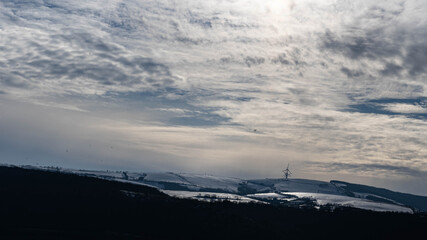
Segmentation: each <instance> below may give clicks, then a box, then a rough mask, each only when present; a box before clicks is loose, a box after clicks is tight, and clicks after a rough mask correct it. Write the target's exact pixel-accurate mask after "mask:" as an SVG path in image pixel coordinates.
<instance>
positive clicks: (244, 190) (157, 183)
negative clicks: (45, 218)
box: [44, 168, 427, 213]
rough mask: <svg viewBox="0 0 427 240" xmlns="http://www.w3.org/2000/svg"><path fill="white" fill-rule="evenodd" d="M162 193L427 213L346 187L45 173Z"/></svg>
mask: <svg viewBox="0 0 427 240" xmlns="http://www.w3.org/2000/svg"><path fill="white" fill-rule="evenodd" d="M44 169H45V170H50V171H61V172H67V173H72V174H78V175H84V176H92V177H98V178H103V179H109V180H114V181H126V182H131V183H135V184H143V185H149V186H153V187H156V188H158V189H160V190H162V191H164V192H165V193H167V194H169V195H171V196H175V197H181V198H192V199H198V200H202V201H223V200H228V201H233V202H242V203H247V202H261V203H266V204H285V205H289V206H296V207H302V206H312V207H316V206H320V205H326V204H328V205H331V206H349V207H355V208H360V209H367V210H373V211H392V212H407V213H412V212H413V210H414V209H415V210H422V211H427V206H426V205H427V197H422V196H416V195H411V194H404V193H398V192H392V191H389V190H387V189H380V188H374V187H370V186H364V185H357V184H351V183H346V182H340V181H331V182H323V181H317V180H309V179H289V180H284V179H253V180H246V179H239V178H232V177H218V176H212V175H204V174H188V173H173V172H165V173H130V172H119V171H117V172H112V171H88V170H72V169H59V168H44Z"/></svg>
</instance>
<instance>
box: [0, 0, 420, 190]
mask: <svg viewBox="0 0 427 240" xmlns="http://www.w3.org/2000/svg"><path fill="white" fill-rule="evenodd" d="M426 8H427V5H426V4H425V3H423V2H416V1H400V0H392V1H380V2H378V1H377V2H372V1H370V2H369V1H359V2H355V1H348V0H340V1H329V0H326V1H314V0H304V1H298V2H294V1H276V0H271V1H253V0H236V1H204V2H200V1H195V0H188V1H163V0H156V1H154V0H147V1H134V0H129V1H120V0H102V1H101V0H99V1H98V0H94V1H90V2H83V1H60V2H59V1H30V2H29V1H0V53H1V54H0V87H1V92H0V93H3V94H0V97H1V99H2V101H3V102H7V104H4V105H8V104H10V106H14V107H16V108H17V111H12V110H10V111H9V113H10V116H8V118H10V119H11V120H10V121H9V120H8V121H9V122H8V123H7V124H5V123H4V122H3V129H6V130H7V131H8V136H14V132H16V133H19V134H20V135H21V136H24V137H17V138H16V139H15V138H14V139H15V140H13V141H12V140H11V141H10V142H9V143H8V140H7V137H3V138H2V139H3V140H2V141H3V142H2V143H4V144H6V143H8V144H9V145H7V146H15V148H11V149H19V150H25V149H27V148H28V149H36V150H37V149H44V150H43V151H45V153H44V154H41V155H40V156H43V157H46V158H48V156H49V154H52V156H53V157H52V159H53V158H55V157H58V158H60V157H64V156H63V155H61V154H58V153H56V152H55V151H52V149H50V148H49V146H45V145H43V144H41V145H40V144H39V142H40V141H38V140H37V139H36V138H34V137H29V134H28V133H27V132H23V131H20V129H21V128H22V126H31V127H29V128H26V129H28V132H30V131H31V128H34V129H35V130H37V131H36V132H37V133H38V134H41V135H42V136H45V137H44V138H43V139H46V142H48V141H47V140H49V138H52V139H54V140H52V142H53V144H55V143H61V142H63V141H64V142H66V141H70V142H72V143H73V144H77V145H78V142H79V141H80V140H81V136H86V135H85V134H86V133H87V135H88V137H89V138H90V141H93V142H97V143H99V144H100V145H101V143H102V144H106V142H105V141H104V140H105V139H108V141H110V142H114V144H115V145H120V146H121V147H120V148H119V147H117V148H116V149H117V155H114V156H112V157H108V156H107V157H106V156H105V155H108V154H105V152H103V150H99V149H98V150H96V151H92V150H88V149H86V150H84V151H83V148H82V147H81V148H80V149H81V150H82V152H85V154H86V153H87V154H86V155H82V156H80V160H79V164H81V166H89V165H90V166H104V165H103V163H101V162H100V161H98V160H99V159H103V158H104V157H106V158H108V159H110V160H109V162H110V163H111V164H116V166H124V167H126V166H127V165H126V163H132V166H137V165H138V164H139V163H141V166H142V165H144V164H142V163H147V164H148V163H149V165H151V166H155V167H157V168H158V169H162V168H168V170H173V169H180V170H184V171H190V170H194V169H196V167H193V166H196V165H197V166H198V168H199V169H203V168H205V169H206V168H207V169H216V170H217V171H219V172H221V171H224V172H225V171H226V172H230V173H239V174H242V175H244V174H247V175H250V176H255V175H257V174H259V172H260V171H261V170H260V169H264V170H262V173H265V174H272V175H274V172H275V171H276V168H277V166H280V163H282V162H283V158H284V157H285V158H293V159H295V161H296V162H298V164H300V166H302V167H303V166H304V164H303V163H305V162H312V161H314V160H316V161H317V160H318V161H320V162H334V163H335V162H338V163H351V164H354V165H355V166H357V165H358V164H361V167H366V166H367V165H370V166H373V168H374V169H378V171H380V170H379V169H380V167H381V166H395V167H396V169H394V168H392V167H383V170H381V171H390V172H397V171H401V172H403V171H405V170H404V169H399V167H402V166H404V167H408V168H411V169H420V171H424V170H425V169H426V160H425V159H426V156H427V152H426V150H425V147H424V146H425V145H426V144H427V142H426V139H427V136H426V134H425V133H426V132H427V129H426V126H425V121H426V116H425V112H424V111H425V96H426V89H427V85H426V83H425V81H424V79H425V76H426V74H427V72H426V70H427V69H426V68H425V66H427V65H426V64H425V63H426V61H427V59H426V56H427V54H426V51H425V50H426V49H427V48H426V47H425V46H426V44H425V39H426V36H427V31H426V30H425V27H424V26H425V25H426V24H427V19H426V18H425V16H424V14H423V13H424V12H425V11H424V10H426ZM26 104H29V105H30V106H26ZM3 107H4V108H6V107H5V106H3ZM28 109H34V110H33V111H36V112H37V110H40V111H42V112H43V113H46V112H48V113H49V114H50V115H49V116H51V117H52V119H47V118H46V117H43V116H39V115H37V118H34V119H33V118H32V117H31V116H29V115H28V116H27V115H23V113H25V112H26V111H28ZM46 109H47V110H46ZM56 111H59V112H60V113H61V114H58V115H63V116H66V117H69V118H70V119H72V121H73V122H75V124H68V123H67V124H62V123H63V121H64V119H62V118H61V117H60V116H58V115H55V112H56ZM46 114H47V113H46ZM47 115H48V114H47ZM0 117H2V116H0ZM66 117H65V118H66ZM3 118H4V117H3ZM20 118H25V119H27V118H28V119H30V120H32V119H33V120H34V122H31V121H30V120H28V122H22V123H20V122H19V121H17V120H19V119H20ZM54 120H55V121H54ZM43 122H47V123H49V124H50V123H51V124H52V129H53V130H49V129H48V127H43V126H44V125H43ZM0 123H2V122H1V121H0ZM80 123H81V125H80ZM49 124H47V125H49ZM55 124H56V125H55ZM85 125H87V126H85ZM100 128H101V129H100ZM46 129H47V130H46ZM61 129H67V130H63V131H64V132H66V134H63V135H59V136H55V134H54V133H55V131H58V132H61V131H62V130H61ZM68 129H69V130H68ZM254 129H256V130H257V131H256V132H254ZM44 131H47V132H48V134H46V135H43V132H44ZM73 132H75V133H76V134H72V133H73ZM80 135H81V136H80ZM25 136H28V137H25ZM97 136H99V137H98V138H99V139H97ZM25 139H28V141H27V140H25ZM24 140H25V141H24ZM20 141H23V142H25V144H26V145H25V146H26V147H25V148H19V147H18V148H17V146H19V142H20ZM84 142H86V141H84ZM42 145H43V146H42ZM107 145H108V144H107ZM3 146H6V145H3ZM55 146H56V145H55ZM4 149H5V148H4ZM119 149H120V151H119ZM40 151H41V150H40ZM34 152H37V151H34ZM8 154H10V155H8V157H11V156H12V155H13V154H15V155H17V156H19V157H16V159H18V158H19V159H22V158H21V157H22V156H21V155H20V154H19V151H18V150H17V151H16V152H15V153H13V151H8ZM109 154H110V153H109ZM111 154H113V153H111ZM119 154H123V156H125V157H124V159H126V161H127V162H126V163H121V162H120V159H119V157H118V155H119ZM90 158H93V159H94V160H93V161H91V160H87V159H90ZM139 158H141V161H140V162H138V161H137V160H135V159H139ZM73 159H74V160H76V161H77V159H79V157H78V156H77V155H75V156H74V157H73ZM83 159H85V160H83ZM132 159H133V160H132ZM150 159H156V160H158V161H159V163H158V164H157V163H156V161H155V160H150ZM128 160H129V161H128ZM85 161H87V162H88V163H87V165H85ZM266 162H267V163H266ZM147 164H145V165H144V166H148V165H147ZM77 165H78V164H75V166H77ZM365 165H366V166H365ZM242 166H245V167H244V171H243V170H241V169H242ZM268 167H271V169H270V170H268V169H267V168H268ZM220 169H221V171H220ZM307 169H308V170H310V169H309V168H307ZM308 170H307V171H308ZM407 171H409V170H407ZM308 172H309V175H308V176H307V177H310V176H315V174H316V172H315V171H312V170H310V171H308ZM330 173H331V174H333V171H331V172H330ZM279 174H280V173H279ZM260 175H261V174H260ZM260 175H258V176H260ZM417 176H418V175H417ZM391 178H392V177H389V176H387V175H384V176H383V179H385V180H384V181H391V180H390V179H391ZM414 181H415V180H414ZM419 189H420V188H419Z"/></svg>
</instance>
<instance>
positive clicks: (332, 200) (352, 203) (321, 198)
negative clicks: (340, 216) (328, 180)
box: [285, 192, 413, 213]
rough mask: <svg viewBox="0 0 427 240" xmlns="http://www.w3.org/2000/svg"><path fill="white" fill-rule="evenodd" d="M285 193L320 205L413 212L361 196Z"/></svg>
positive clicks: (378, 210)
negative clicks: (308, 199)
mask: <svg viewBox="0 0 427 240" xmlns="http://www.w3.org/2000/svg"><path fill="white" fill-rule="evenodd" d="M285 194H289V195H293V196H297V197H298V198H310V199H313V200H315V201H316V202H317V204H319V205H326V204H332V205H339V206H348V207H354V208H360V209H366V210H372V211H377V212H405V213H413V211H412V209H410V208H407V207H403V206H399V205H396V204H388V203H380V202H374V201H370V200H366V199H361V198H354V197H348V196H340V195H335V194H324V193H307V192H286V193H285Z"/></svg>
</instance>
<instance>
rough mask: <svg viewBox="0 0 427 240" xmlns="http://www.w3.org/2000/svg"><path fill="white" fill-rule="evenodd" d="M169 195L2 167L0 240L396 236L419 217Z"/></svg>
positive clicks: (411, 232) (414, 227)
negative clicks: (215, 200) (179, 197)
mask: <svg viewBox="0 0 427 240" xmlns="http://www.w3.org/2000/svg"><path fill="white" fill-rule="evenodd" d="M330 210H331V209H330V208H328V207H326V208H324V209H320V210H316V209H312V208H305V209H299V208H290V207H280V206H272V205H263V204H233V203H230V202H218V203H206V202H197V201H194V200H188V199H187V200H185V199H176V198H171V197H169V196H167V195H165V194H163V193H161V192H159V191H157V190H156V189H154V188H150V187H146V186H140V185H133V184H127V183H120V182H113V181H107V180H102V179H97V178H91V177H82V176H77V175H71V174H63V173H57V172H47V171H39V170H29V169H21V168H9V167H0V213H1V218H0V239H296V238H298V239H313V238H316V239H323V238H328V239H352V238H354V239H356V238H357V239H367V238H377V239H396V238H405V239H411V238H416V237H418V236H419V235H420V234H424V233H425V228H426V227H427V221H426V218H425V216H424V215H421V214H416V215H410V214H396V213H377V212H370V211H363V210H357V209H350V208H337V209H335V210H334V211H333V212H332V211H330Z"/></svg>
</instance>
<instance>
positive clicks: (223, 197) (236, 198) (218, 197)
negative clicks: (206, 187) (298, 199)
mask: <svg viewBox="0 0 427 240" xmlns="http://www.w3.org/2000/svg"><path fill="white" fill-rule="evenodd" d="M162 192H164V193H166V194H168V195H169V196H173V197H178V198H191V199H197V200H200V201H207V202H216V201H230V202H236V203H249V202H258V203H261V202H260V201H258V200H256V199H252V198H248V197H245V196H240V195H236V194H231V193H215V192H189V191H170V190H163V191H162Z"/></svg>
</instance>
